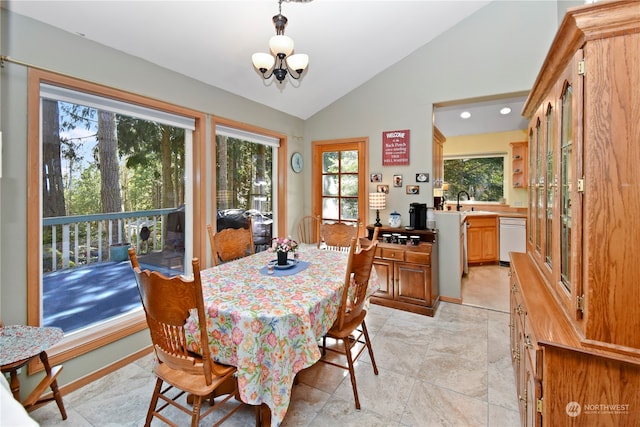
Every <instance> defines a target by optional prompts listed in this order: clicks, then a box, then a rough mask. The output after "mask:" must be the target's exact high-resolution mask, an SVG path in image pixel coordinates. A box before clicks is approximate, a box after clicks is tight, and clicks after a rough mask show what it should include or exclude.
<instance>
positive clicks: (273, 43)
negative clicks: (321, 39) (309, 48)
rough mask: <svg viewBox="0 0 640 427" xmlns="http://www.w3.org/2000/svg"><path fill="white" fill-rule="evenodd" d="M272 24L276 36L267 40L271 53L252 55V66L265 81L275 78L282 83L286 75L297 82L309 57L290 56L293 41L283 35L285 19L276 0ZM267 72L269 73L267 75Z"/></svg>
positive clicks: (280, 2) (301, 55)
mask: <svg viewBox="0 0 640 427" xmlns="http://www.w3.org/2000/svg"><path fill="white" fill-rule="evenodd" d="M273 24H274V25H275V27H276V35H275V36H273V37H271V39H270V40H269V49H270V50H271V53H270V54H269V53H262V52H259V53H254V54H253V55H252V56H251V61H252V62H253V66H254V67H256V68H257V69H258V70H259V71H260V73H261V74H262V78H263V79H265V80H268V79H270V78H271V76H276V80H278V83H282V82H283V80H284V79H285V77H287V74H289V75H291V77H293V78H294V79H295V80H298V79H299V78H300V76H301V75H302V72H303V71H304V70H305V68H307V65H308V64H309V55H306V54H304V53H296V54H295V55H291V54H292V53H293V39H291V37H289V36H285V35H284V27H286V26H287V17H286V16H284V15H283V14H282V0H278V14H277V15H275V16H274V17H273ZM269 70H271V73H270V74H269V75H267V72H268V71H269ZM296 74H297V75H296Z"/></svg>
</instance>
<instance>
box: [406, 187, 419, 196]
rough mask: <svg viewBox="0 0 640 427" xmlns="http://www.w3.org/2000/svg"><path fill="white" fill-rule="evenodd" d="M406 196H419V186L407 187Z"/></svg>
mask: <svg viewBox="0 0 640 427" xmlns="http://www.w3.org/2000/svg"><path fill="white" fill-rule="evenodd" d="M407 194H420V186H419V185H407Z"/></svg>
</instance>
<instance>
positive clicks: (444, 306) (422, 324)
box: [31, 266, 520, 427]
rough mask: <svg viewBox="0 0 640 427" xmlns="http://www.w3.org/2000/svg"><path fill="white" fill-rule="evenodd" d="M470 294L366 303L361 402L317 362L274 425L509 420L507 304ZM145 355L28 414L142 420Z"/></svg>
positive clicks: (504, 423) (501, 278)
mask: <svg viewBox="0 0 640 427" xmlns="http://www.w3.org/2000/svg"><path fill="white" fill-rule="evenodd" d="M483 269H484V267H482V268H480V269H478V270H474V269H472V270H471V271H470V279H472V280H471V283H474V280H473V279H478V278H483V277H484V279H483V280H489V281H490V283H492V284H493V283H498V282H502V283H503V286H502V289H503V291H505V293H506V296H505V297H504V298H506V299H507V300H508V281H506V278H507V276H506V270H507V269H505V268H504V267H503V268H502V269H500V268H499V267H497V266H494V269H497V273H498V274H497V275H496V274H495V272H494V274H493V275H492V274H486V275H485V273H486V272H485V271H484V270H483ZM503 273H504V274H503ZM496 276H497V277H496ZM486 277H489V279H486ZM505 281H506V284H504V283H505ZM496 286H497V285H496ZM487 287H490V286H485V288H487ZM498 287H499V286H498ZM492 292H493V291H492ZM487 294H488V295H489V293H487ZM468 299H469V300H473V299H472V297H470V296H469V298H468ZM489 300H490V301H493V300H494V298H489ZM477 303H478V301H476V302H475V303H474V304H473V305H474V306H470V305H465V303H463V304H462V305H458V304H451V303H441V304H440V307H439V308H438V311H437V313H436V315H435V316H434V317H427V316H422V315H417V314H412V313H407V312H403V311H398V310H393V309H389V308H385V307H380V306H376V305H372V307H371V310H370V312H369V314H368V316H367V324H368V326H369V330H370V332H371V335H372V342H373V347H374V355H375V357H376V361H377V364H378V369H379V375H378V376H376V375H374V374H373V369H372V367H371V364H370V360H369V358H368V356H367V355H366V354H365V355H363V357H362V358H361V359H360V361H359V362H358V364H357V366H356V377H357V381H358V391H359V395H360V403H361V405H362V409H361V410H360V411H358V410H356V409H355V407H354V403H353V394H352V391H351V383H350V381H349V377H348V374H347V372H346V371H343V370H341V369H339V368H335V367H332V366H329V365H326V364H322V363H319V364H316V365H314V366H312V367H311V368H309V369H307V370H305V371H303V372H301V373H300V374H299V380H300V381H299V383H298V384H297V385H295V386H294V388H293V394H292V402H291V405H290V407H289V411H288V413H287V416H286V418H285V420H284V422H283V423H282V426H284V427H289V426H296V427H297V426H309V427H312V426H399V427H404V426H425V427H430V426H465V427H466V426H499V427H509V426H518V425H519V424H520V423H519V415H518V412H517V399H516V391H515V384H514V377H513V369H512V367H511V359H510V351H509V327H508V323H509V318H508V314H507V312H508V307H507V308H506V309H505V310H502V308H503V307H501V306H500V305H499V304H494V305H495V306H494V305H492V306H490V307H488V309H487V308H480V307H476V306H475V305H476V304H477ZM503 311H505V312H503ZM151 362H152V359H151V356H147V357H144V358H142V359H140V360H138V361H136V362H134V363H131V364H129V365H127V366H125V367H123V368H122V369H120V370H118V371H117V372H114V373H112V374H110V375H107V376H105V377H104V378H101V379H100V380H98V381H95V382H93V383H91V384H89V385H87V386H85V387H83V388H82V389H80V390H77V391H75V392H73V393H70V394H68V395H65V396H64V401H65V406H66V408H67V414H68V416H69V418H68V419H67V421H62V420H61V418H60V413H59V412H58V411H57V407H56V406H55V405H52V404H49V405H46V406H44V407H42V408H39V409H37V410H36V411H34V412H32V414H31V415H32V417H33V418H34V419H36V420H37V421H39V422H40V423H41V425H42V426H66V427H85V426H142V425H143V424H144V417H145V413H146V410H147V406H148V403H149V398H150V397H151V394H152V388H153V383H154V380H153V377H152V374H151ZM253 414H254V413H253V411H252V410H251V409H250V408H248V407H247V409H246V410H243V411H241V412H240V413H238V414H236V415H234V416H233V417H232V418H231V419H230V420H229V421H227V423H225V425H228V426H239V427H240V426H242V427H251V426H253V425H254V418H253V416H254V415H253ZM212 417H215V414H214V415H212V416H210V417H208V418H207V419H205V421H206V422H202V423H201V425H203V426H204V425H211V424H212ZM153 425H161V424H160V423H155V422H154V423H153ZM181 425H188V419H187V418H184V422H183V424H181Z"/></svg>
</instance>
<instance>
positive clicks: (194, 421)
mask: <svg viewBox="0 0 640 427" xmlns="http://www.w3.org/2000/svg"><path fill="white" fill-rule="evenodd" d="M201 406H202V396H194V399H193V409H192V411H191V427H198V424H200V407H201Z"/></svg>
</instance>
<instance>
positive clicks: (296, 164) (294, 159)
mask: <svg viewBox="0 0 640 427" xmlns="http://www.w3.org/2000/svg"><path fill="white" fill-rule="evenodd" d="M303 166H304V161H303V160H302V154H300V153H298V152H295V153H293V154H292V155H291V169H293V171H294V172H295V173H300V172H302V167H303Z"/></svg>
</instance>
